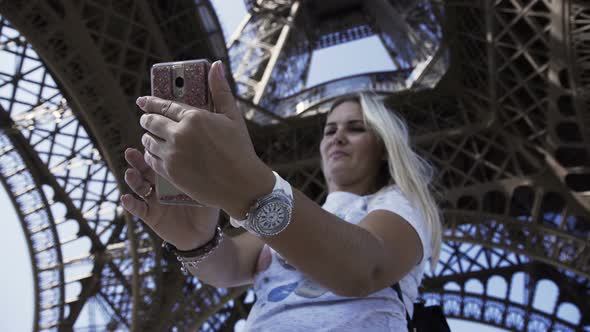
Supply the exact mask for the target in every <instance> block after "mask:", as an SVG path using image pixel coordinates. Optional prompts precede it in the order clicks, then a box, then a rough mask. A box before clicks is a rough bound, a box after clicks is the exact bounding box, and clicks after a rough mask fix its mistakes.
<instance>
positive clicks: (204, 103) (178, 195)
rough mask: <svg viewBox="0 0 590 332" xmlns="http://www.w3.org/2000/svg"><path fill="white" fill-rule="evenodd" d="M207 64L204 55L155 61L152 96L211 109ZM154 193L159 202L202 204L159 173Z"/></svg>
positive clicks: (152, 72) (152, 73)
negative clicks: (198, 58)
mask: <svg viewBox="0 0 590 332" xmlns="http://www.w3.org/2000/svg"><path fill="white" fill-rule="evenodd" d="M210 67H211V63H210V62H209V61H208V60H206V59H200V60H189V61H179V62H166V63H157V64H155V65H153V66H152V70H151V80H152V96H155V97H158V98H162V99H167V100H174V101H178V102H181V103H184V104H187V105H191V106H194V107H198V108H202V109H206V110H209V111H212V112H213V101H212V100H211V95H210V92H209V83H208V75H209V68H210ZM156 194H157V195H158V199H159V201H160V203H162V204H174V205H193V206H203V204H200V203H199V202H196V201H195V200H193V199H191V198H190V197H189V196H187V195H186V194H184V193H183V192H182V191H180V190H179V189H177V188H176V187H175V186H174V185H173V184H171V183H170V182H169V181H168V180H166V179H165V178H163V177H161V176H159V175H157V176H156Z"/></svg>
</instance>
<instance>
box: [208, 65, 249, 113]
mask: <svg viewBox="0 0 590 332" xmlns="http://www.w3.org/2000/svg"><path fill="white" fill-rule="evenodd" d="M209 89H210V90H211V97H212V98H213V105H214V106H215V112H216V113H220V114H225V115H226V116H227V117H228V118H230V119H234V120H235V119H237V118H241V117H242V114H241V113H240V112H239V111H238V107H237V105H236V100H235V98H234V95H233V93H232V91H231V88H230V87H229V83H228V82H227V79H226V78H225V70H224V69H223V63H222V62H221V60H217V61H215V62H214V63H213V65H211V69H210V70H209Z"/></svg>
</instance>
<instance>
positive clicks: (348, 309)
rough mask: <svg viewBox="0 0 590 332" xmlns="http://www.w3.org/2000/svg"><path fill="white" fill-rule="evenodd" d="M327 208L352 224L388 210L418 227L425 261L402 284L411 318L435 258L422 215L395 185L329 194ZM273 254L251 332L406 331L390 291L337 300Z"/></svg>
mask: <svg viewBox="0 0 590 332" xmlns="http://www.w3.org/2000/svg"><path fill="white" fill-rule="evenodd" d="M323 208H324V210H327V211H329V212H331V213H333V214H335V215H337V216H338V217H340V218H341V219H343V220H346V221H347V222H349V223H352V224H357V223H359V222H360V221H361V220H362V219H363V218H364V217H365V216H366V215H367V214H368V213H369V212H372V211H375V210H388V211H392V212H394V213H396V214H398V215H399V216H401V217H402V218H404V219H405V220H406V221H408V223H409V224H410V225H412V227H414V229H415V230H416V232H417V233H418V236H419V237H420V240H421V242H422V248H423V253H424V254H423V258H422V261H421V262H420V263H419V264H418V265H416V267H414V268H413V269H412V270H411V271H410V273H409V274H408V275H406V276H405V277H404V278H403V279H402V280H401V281H400V287H401V289H402V293H403V295H404V302H405V305H406V309H407V310H408V312H409V313H410V316H411V315H412V312H413V302H414V300H416V298H417V296H418V286H419V285H420V282H421V281H422V277H423V275H424V268H425V266H426V264H427V262H428V260H429V258H430V257H431V253H432V247H431V236H430V233H429V232H428V231H427V229H426V224H425V221H424V218H423V217H422V213H420V211H419V210H417V209H416V208H414V207H413V206H412V205H411V204H410V203H409V201H408V200H407V199H406V198H405V196H404V195H403V194H402V193H401V191H400V190H399V188H398V187H397V186H395V185H393V186H388V187H385V188H383V189H382V190H380V191H379V192H377V193H376V194H373V195H368V196H358V195H356V194H352V193H347V192H334V193H330V194H329V195H328V197H327V199H326V202H325V203H324V205H323ZM271 253H272V261H271V263H270V266H269V267H268V268H267V269H266V270H264V271H262V272H259V273H258V274H257V275H256V276H255V277H254V291H255V293H256V298H257V300H256V303H255V304H254V306H253V307H252V310H251V311H250V315H249V316H248V319H247V321H246V328H245V330H246V331H257V332H258V331H260V332H266V331H281V332H290V331H338V332H345V331H351V332H352V331H371V332H380V331H407V328H406V327H407V323H406V314H405V311H404V309H403V307H402V304H401V303H400V301H399V299H398V296H397V294H396V293H395V291H394V290H393V289H391V288H390V287H388V288H385V289H382V290H380V291H378V292H375V293H373V294H371V295H369V296H367V297H363V298H355V297H342V296H338V295H335V294H333V293H332V292H330V291H328V290H326V289H324V288H323V287H322V286H320V285H319V284H317V283H315V282H314V281H312V280H310V279H309V278H306V277H305V276H304V275H303V274H301V273H300V272H299V271H297V270H296V269H295V268H294V267H293V266H291V265H289V263H288V262H287V261H285V259H283V258H282V257H281V256H280V255H279V254H278V253H277V252H276V251H274V250H272V249H271ZM392 264H395V262H392Z"/></svg>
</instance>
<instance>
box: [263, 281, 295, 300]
mask: <svg viewBox="0 0 590 332" xmlns="http://www.w3.org/2000/svg"><path fill="white" fill-rule="evenodd" d="M297 284H299V282H294V283H292V284H288V285H283V286H279V287H277V288H274V289H273V290H271V291H270V293H268V300H269V301H270V302H281V301H282V300H284V299H286V298H287V297H288V296H289V294H291V293H293V290H294V289H295V287H297Z"/></svg>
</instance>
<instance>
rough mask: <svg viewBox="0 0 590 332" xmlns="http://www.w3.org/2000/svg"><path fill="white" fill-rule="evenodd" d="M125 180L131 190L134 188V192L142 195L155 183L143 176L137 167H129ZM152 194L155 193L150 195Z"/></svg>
mask: <svg viewBox="0 0 590 332" xmlns="http://www.w3.org/2000/svg"><path fill="white" fill-rule="evenodd" d="M125 182H127V184H128V185H129V188H131V190H133V192H134V193H136V194H137V195H138V196H141V197H143V196H144V195H146V194H147V193H148V192H149V191H150V188H151V186H152V185H153V184H152V183H150V182H148V181H146V180H145V179H144V178H143V176H141V174H140V173H139V171H138V170H136V169H135V168H128V169H127V170H126V171H125ZM151 196H153V195H150V197H151ZM150 197H148V198H150Z"/></svg>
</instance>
